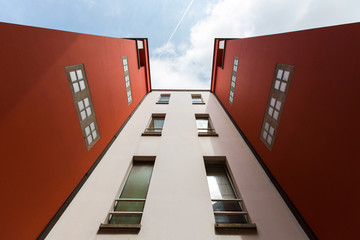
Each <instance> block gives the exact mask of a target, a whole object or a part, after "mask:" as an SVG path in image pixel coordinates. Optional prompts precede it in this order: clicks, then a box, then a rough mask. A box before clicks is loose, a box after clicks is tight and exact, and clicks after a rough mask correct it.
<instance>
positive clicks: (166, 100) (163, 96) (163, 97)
mask: <svg viewBox="0 0 360 240" xmlns="http://www.w3.org/2000/svg"><path fill="white" fill-rule="evenodd" d="M169 100H170V94H161V95H160V98H159V101H158V102H157V103H158V104H168V103H169Z"/></svg>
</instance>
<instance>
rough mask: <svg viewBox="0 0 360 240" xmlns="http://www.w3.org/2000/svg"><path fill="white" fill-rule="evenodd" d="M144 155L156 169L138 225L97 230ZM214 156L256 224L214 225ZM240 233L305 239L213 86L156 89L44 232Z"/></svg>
mask: <svg viewBox="0 0 360 240" xmlns="http://www.w3.org/2000/svg"><path fill="white" fill-rule="evenodd" d="M165 94H166V95H167V94H169V95H168V96H169V98H167V99H168V100H169V101H168V104H164V103H162V104H157V103H158V102H159V101H161V102H162V98H161V95H165ZM192 95H195V96H196V95H197V96H199V95H200V96H201V99H202V100H203V104H201V103H200V104H198V103H197V104H193V103H192ZM159 115H162V116H164V121H163V124H157V126H156V128H155V129H153V131H154V132H156V133H161V135H160V134H158V135H156V134H154V135H144V134H143V133H144V132H149V130H148V129H149V128H151V129H152V128H153V126H151V120H150V119H151V118H153V116H159ZM197 116H202V117H203V116H208V117H210V119H211V127H208V128H210V129H212V130H204V129H205V128H204V127H203V126H202V125H201V123H200V124H199V123H198V122H197V120H196V118H197ZM155 125H156V124H155ZM207 133H209V134H207ZM214 133H216V134H217V135H214ZM146 160H147V161H153V171H152V175H151V180H150V184H149V187H148V192H147V195H146V196H145V199H146V201H145V206H144V209H143V214H142V218H141V222H140V224H141V229H140V231H138V232H136V233H133V232H127V231H129V228H130V227H129V226H128V225H127V226H125V227H124V226H122V227H124V228H117V227H116V225H115V224H114V225H115V227H114V228H112V229H100V230H99V227H100V225H101V224H102V225H103V226H104V225H106V223H108V222H107V217H108V212H109V211H110V212H112V211H114V199H116V198H118V197H119V196H122V192H123V189H126V188H127V187H126V184H127V182H128V181H129V180H127V179H129V177H128V175H129V171H130V169H131V167H132V165H133V164H134V163H136V162H138V161H146ZM212 162H214V163H216V164H218V163H226V164H227V167H228V170H229V175H230V176H231V179H232V181H233V186H234V188H235V189H236V192H237V198H242V199H243V202H244V205H245V207H246V210H247V212H248V213H249V217H250V218H251V221H252V223H253V224H255V225H256V229H253V228H251V227H250V228H249V229H242V231H240V232H235V233H234V232H230V234H228V235H224V236H222V235H221V234H217V232H216V231H215V228H214V225H215V217H214V212H213V207H212V204H214V202H212V201H211V199H214V196H213V195H212V194H213V192H214V191H215V192H216V190H214V189H210V190H209V186H208V181H211V177H209V174H210V173H208V174H207V171H209V170H208V169H207V168H208V166H207V164H211V163H212ZM219 186H220V185H219ZM219 188H221V186H220V187H219ZM133 191H135V190H134V189H133ZM127 197H129V196H127ZM222 197H224V198H228V197H226V196H224V194H223V192H222V194H220V195H219V196H217V195H216V194H215V198H222ZM115 205H116V203H115ZM123 210H124V209H123ZM128 211H129V210H128ZM115 216H116V215H115ZM126 217H130V216H126ZM120 222H121V221H119V222H118V223H120ZM109 225H111V224H109ZM129 225H135V224H129ZM135 227H136V226H135ZM218 232H220V233H221V229H220V230H219V231H218ZM239 236H241V238H243V239H307V236H306V234H305V233H304V232H303V230H302V228H301V227H300V225H299V224H298V223H297V221H296V219H295V218H294V216H293V215H292V213H291V212H290V210H289V209H288V207H287V206H286V204H285V203H284V201H283V200H282V199H281V196H280V195H279V193H278V192H277V190H276V189H275V187H274V186H273V185H272V183H271V182H270V181H269V178H268V177H267V176H266V174H265V173H264V171H263V170H262V168H261V166H260V165H259V163H258V162H257V161H256V159H255V157H254V155H253V154H252V152H251V150H250V149H249V148H248V146H247V145H246V143H245V142H244V140H243V139H242V137H241V135H240V134H239V133H238V132H237V130H236V128H235V126H234V125H233V124H232V123H231V121H230V119H229V117H228V116H227V115H226V113H225V111H224V110H223V109H222V107H221V105H220V103H219V102H218V100H217V99H216V97H215V96H214V94H212V93H210V92H209V91H201V92H190V91H166V92H161V91H153V92H151V93H149V94H148V95H147V96H146V97H145V99H144V100H143V101H142V103H141V104H140V106H139V108H138V109H137V110H136V111H135V113H134V115H133V116H132V117H131V118H130V120H129V121H128V122H127V124H126V126H125V127H124V128H123V130H122V131H121V133H120V134H119V136H118V137H117V138H116V140H115V141H114V143H113V144H112V145H111V147H110V148H109V150H108V151H107V153H106V155H105V156H104V157H103V159H102V160H101V162H100V163H99V164H98V166H97V167H96V169H95V170H94V171H93V173H92V174H91V176H90V177H89V179H88V181H87V182H86V183H85V184H84V186H83V187H82V188H81V190H80V191H79V193H78V194H77V195H76V197H75V198H74V200H73V201H72V202H71V204H70V205H69V207H68V208H67V209H66V211H65V212H64V213H63V215H62V216H61V217H60V219H59V221H58V222H57V224H56V225H55V226H54V228H53V229H52V230H51V232H50V233H49V235H48V236H47V238H46V239H78V240H79V239H204V240H205V239H206V240H210V239H239Z"/></svg>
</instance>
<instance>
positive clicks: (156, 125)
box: [142, 113, 165, 136]
mask: <svg viewBox="0 0 360 240" xmlns="http://www.w3.org/2000/svg"><path fill="white" fill-rule="evenodd" d="M164 122H165V114H162V113H154V114H152V116H151V118H150V121H149V124H148V126H147V128H146V129H145V131H144V133H143V134H142V135H143V136H146V135H148V136H161V133H162V130H163V126H164Z"/></svg>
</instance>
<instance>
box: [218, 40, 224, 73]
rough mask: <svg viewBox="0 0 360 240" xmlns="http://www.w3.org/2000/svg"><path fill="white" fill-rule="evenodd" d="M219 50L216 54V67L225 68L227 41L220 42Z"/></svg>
mask: <svg viewBox="0 0 360 240" xmlns="http://www.w3.org/2000/svg"><path fill="white" fill-rule="evenodd" d="M218 44H219V45H218V48H217V50H216V51H217V52H216V66H218V67H221V68H222V69H223V68H224V59H225V45H226V41H225V40H219V42H218Z"/></svg>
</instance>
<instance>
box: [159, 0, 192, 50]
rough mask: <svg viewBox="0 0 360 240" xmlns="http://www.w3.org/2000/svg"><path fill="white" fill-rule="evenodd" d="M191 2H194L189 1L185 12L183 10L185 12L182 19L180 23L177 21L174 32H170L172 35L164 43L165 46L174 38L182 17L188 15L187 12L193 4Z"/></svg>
mask: <svg viewBox="0 0 360 240" xmlns="http://www.w3.org/2000/svg"><path fill="white" fill-rule="evenodd" d="M193 2H194V0H191V2H190V4H189V6H188V7H187V9H186V10H185V12H184V15H182V17H181V19H180V21H179V22H178V24H177V25H176V27H175V29H174V31H173V32H172V34H171V36H170V38H169V40H168V41H167V43H166V44H168V43H169V42H170V41H171V39H172V37H173V36H174V34H175V33H176V31H177V30H178V28H179V26H180V24H181V22H182V21H183V19H184V17H185V16H186V14H187V13H188V11H189V9H190V7H191V5H192V4H193Z"/></svg>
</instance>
